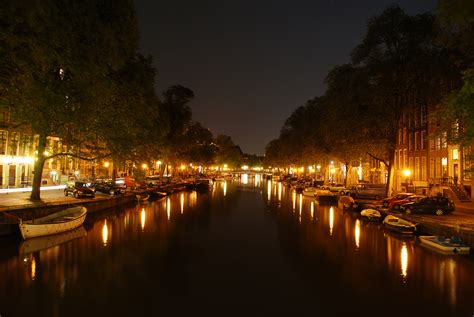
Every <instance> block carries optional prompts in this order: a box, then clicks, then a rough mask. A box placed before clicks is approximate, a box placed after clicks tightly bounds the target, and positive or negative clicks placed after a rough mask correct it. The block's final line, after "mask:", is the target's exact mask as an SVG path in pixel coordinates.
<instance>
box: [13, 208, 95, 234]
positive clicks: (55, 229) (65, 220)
mask: <svg viewBox="0 0 474 317" xmlns="http://www.w3.org/2000/svg"><path fill="white" fill-rule="evenodd" d="M77 208H80V209H77ZM73 209H74V211H76V212H77V211H78V210H80V214H79V215H77V216H71V217H67V210H65V211H62V212H59V213H57V214H58V216H57V217H56V218H55V217H54V215H50V216H47V217H44V218H41V219H35V220H32V221H28V222H22V223H20V224H19V227H20V231H21V235H22V237H23V239H29V238H34V237H41V236H47V235H51V234H56V233H61V232H65V231H69V230H72V229H75V228H77V227H79V226H81V225H82V224H83V223H84V220H85V219H86V214H87V209H86V208H84V207H75V208H70V210H73ZM45 218H47V219H45Z"/></svg>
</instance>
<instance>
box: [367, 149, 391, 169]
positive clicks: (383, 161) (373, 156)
mask: <svg viewBox="0 0 474 317" xmlns="http://www.w3.org/2000/svg"><path fill="white" fill-rule="evenodd" d="M366 153H367V154H368V155H369V156H370V157H371V158H373V159H376V160H378V161H380V162H382V163H383V164H384V165H385V166H386V167H387V168H388V164H387V162H386V161H385V160H383V159H381V158H378V157H377V156H375V155H373V154H371V153H369V152H366Z"/></svg>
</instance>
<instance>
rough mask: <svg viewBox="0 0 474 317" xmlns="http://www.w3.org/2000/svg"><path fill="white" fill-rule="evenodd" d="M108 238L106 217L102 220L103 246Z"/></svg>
mask: <svg viewBox="0 0 474 317" xmlns="http://www.w3.org/2000/svg"><path fill="white" fill-rule="evenodd" d="M108 238H109V229H108V228H107V219H106V220H105V221H104V226H103V227H102V242H103V243H104V246H107V240H108Z"/></svg>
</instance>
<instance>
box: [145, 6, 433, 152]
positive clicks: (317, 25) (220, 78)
mask: <svg viewBox="0 0 474 317" xmlns="http://www.w3.org/2000/svg"><path fill="white" fill-rule="evenodd" d="M393 3H397V4H399V5H400V6H401V7H402V8H404V9H405V10H406V12H408V13H409V14H416V13H420V12H426V11H433V10H434V8H435V6H436V0H403V1H389V0H357V1H355V0H332V1H331V0H313V1H276V0H275V1H259V0H254V1H247V0H240V1H235V0H230V1H226V0H220V1H205V0H201V1H194V0H193V1H191V0H188V1H180V0H168V1H150V0H136V6H137V15H138V19H139V27H140V33H141V43H140V45H141V50H142V52H143V53H144V54H151V55H152V56H153V60H154V65H155V67H156V68H157V70H158V77H157V86H156V89H157V92H158V93H159V94H161V92H162V91H164V90H165V89H166V88H168V87H169V86H171V85H175V84H180V85H183V86H186V87H189V88H191V89H192V90H193V91H194V93H195V99H194V100H193V102H192V104H191V108H192V111H193V120H195V121H199V122H201V123H202V124H203V125H204V126H205V127H208V128H210V129H211V131H212V132H213V133H214V135H217V134H227V135H230V136H231V137H232V139H233V140H234V142H235V143H237V144H239V145H240V146H241V148H242V150H243V151H244V152H246V153H250V154H259V155H263V154H264V151H265V145H266V144H267V143H268V142H269V141H270V140H272V139H274V138H277V137H278V135H279V131H280V128H281V127H282V125H283V123H284V120H285V119H286V118H287V117H288V116H289V115H290V114H291V113H292V111H293V110H294V109H295V108H297V107H298V106H300V105H303V104H304V103H305V102H306V101H307V100H308V99H311V98H313V97H315V96H319V95H322V94H323V93H324V91H325V85H324V83H323V81H324V78H325V76H326V74H327V73H328V71H329V70H330V69H331V68H332V67H334V66H335V65H337V64H343V63H346V62H349V58H350V53H351V51H352V49H353V48H354V47H355V46H356V45H357V44H359V43H360V42H361V39H362V38H363V36H364V34H365V32H366V26H367V21H368V19H369V18H370V17H371V16H374V15H377V14H380V13H381V12H382V11H383V10H384V8H386V7H387V6H388V5H390V4H393Z"/></svg>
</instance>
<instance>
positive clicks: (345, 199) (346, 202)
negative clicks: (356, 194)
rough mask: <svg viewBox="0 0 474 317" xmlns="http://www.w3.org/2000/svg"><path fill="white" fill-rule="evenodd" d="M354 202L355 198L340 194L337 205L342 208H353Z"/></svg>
mask: <svg viewBox="0 0 474 317" xmlns="http://www.w3.org/2000/svg"><path fill="white" fill-rule="evenodd" d="M354 204H355V200H354V198H352V197H351V196H341V197H339V201H338V207H339V208H341V209H343V210H344V209H350V208H353V207H354Z"/></svg>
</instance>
